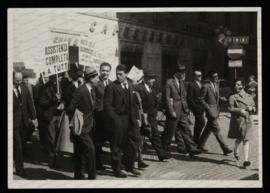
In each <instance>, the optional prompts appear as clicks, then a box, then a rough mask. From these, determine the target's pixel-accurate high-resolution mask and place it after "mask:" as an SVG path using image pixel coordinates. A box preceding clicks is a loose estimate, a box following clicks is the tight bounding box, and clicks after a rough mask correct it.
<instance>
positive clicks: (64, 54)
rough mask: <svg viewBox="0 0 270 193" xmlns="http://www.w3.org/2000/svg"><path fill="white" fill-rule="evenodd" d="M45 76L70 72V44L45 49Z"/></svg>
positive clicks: (54, 45)
mask: <svg viewBox="0 0 270 193" xmlns="http://www.w3.org/2000/svg"><path fill="white" fill-rule="evenodd" d="M45 64H46V68H45V75H47V76H51V75H54V74H58V73H61V72H65V71H67V70H68V43H65V42H62V43H58V44H52V45H50V46H47V47H45Z"/></svg>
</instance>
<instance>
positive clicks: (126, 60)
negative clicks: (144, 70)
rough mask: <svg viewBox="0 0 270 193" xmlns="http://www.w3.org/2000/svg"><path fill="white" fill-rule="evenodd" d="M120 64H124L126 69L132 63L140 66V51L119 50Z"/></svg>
mask: <svg viewBox="0 0 270 193" xmlns="http://www.w3.org/2000/svg"><path fill="white" fill-rule="evenodd" d="M121 64H124V65H126V67H127V70H128V71H129V70H130V69H131V68H132V66H133V65H134V66H136V67H137V68H141V66H142V53H141V52H128V51H121Z"/></svg>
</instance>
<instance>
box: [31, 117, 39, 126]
mask: <svg viewBox="0 0 270 193" xmlns="http://www.w3.org/2000/svg"><path fill="white" fill-rule="evenodd" d="M31 121H32V124H33V125H34V126H35V128H37V127H38V120H37V119H34V120H31Z"/></svg>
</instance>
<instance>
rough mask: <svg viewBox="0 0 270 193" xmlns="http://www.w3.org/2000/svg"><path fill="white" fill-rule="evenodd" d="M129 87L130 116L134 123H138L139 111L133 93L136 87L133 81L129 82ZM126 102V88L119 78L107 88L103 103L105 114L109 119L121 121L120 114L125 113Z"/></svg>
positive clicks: (116, 121)
mask: <svg viewBox="0 0 270 193" xmlns="http://www.w3.org/2000/svg"><path fill="white" fill-rule="evenodd" d="M128 87H129V92H130V108H131V109H130V116H131V119H132V123H133V124H137V120H138V119H139V112H138V109H137V107H136V101H135V99H134V95H133V90H134V88H133V85H132V83H131V82H128ZM126 103H127V101H126V100H125V97H124V89H123V88H122V86H121V84H120V83H119V82H118V81H117V80H116V81H114V82H112V83H111V84H109V85H108V86H107V87H106V88H105V93H104V103H103V105H104V112H105V115H106V117H107V118H108V119H109V120H111V121H114V123H119V122H120V120H119V116H120V115H123V114H125V112H124V110H125V105H126Z"/></svg>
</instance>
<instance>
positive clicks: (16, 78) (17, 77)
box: [13, 73, 23, 86]
mask: <svg viewBox="0 0 270 193" xmlns="http://www.w3.org/2000/svg"><path fill="white" fill-rule="evenodd" d="M22 79H23V77H22V74H21V73H16V74H15V75H14V79H13V84H14V86H19V85H20V84H22Z"/></svg>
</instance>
